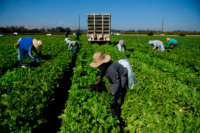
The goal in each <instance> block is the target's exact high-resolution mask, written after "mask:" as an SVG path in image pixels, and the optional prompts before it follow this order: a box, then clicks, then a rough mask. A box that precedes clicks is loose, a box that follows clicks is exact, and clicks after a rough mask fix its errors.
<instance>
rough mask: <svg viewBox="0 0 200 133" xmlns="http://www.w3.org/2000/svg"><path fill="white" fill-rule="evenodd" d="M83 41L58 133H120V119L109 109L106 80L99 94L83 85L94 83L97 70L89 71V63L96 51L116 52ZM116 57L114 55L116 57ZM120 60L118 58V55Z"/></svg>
mask: <svg viewBox="0 0 200 133" xmlns="http://www.w3.org/2000/svg"><path fill="white" fill-rule="evenodd" d="M83 39H85V38H82V48H81V50H80V52H79V54H78V56H77V60H76V66H75V67H74V75H73V78H72V86H71V89H70V91H69V98H68V100H67V103H66V109H65V110H64V113H63V114H62V115H61V118H62V126H61V130H60V132H61V133H67V132H120V126H119V120H118V118H117V116H116V115H115V114H114V113H113V112H112V109H111V107H110V105H111V103H112V97H111V96H110V94H109V87H108V86H105V85H104V84H107V81H106V80H105V79H104V83H103V84H102V85H101V87H100V91H89V90H87V89H83V87H84V86H89V85H91V84H94V83H95V82H96V80H97V79H98V78H99V77H98V75H99V71H98V70H97V69H93V68H90V66H89V63H90V62H91V61H92V56H93V54H94V53H95V52H96V51H101V52H105V50H107V51H109V52H110V53H112V52H114V53H118V51H116V50H113V49H112V47H111V46H104V47H101V46H99V45H96V44H93V45H90V46H89V45H88V44H86V43H85V42H86V40H85V41H84V40H83ZM117 55H118V54H116V56H117ZM118 58H119V55H118Z"/></svg>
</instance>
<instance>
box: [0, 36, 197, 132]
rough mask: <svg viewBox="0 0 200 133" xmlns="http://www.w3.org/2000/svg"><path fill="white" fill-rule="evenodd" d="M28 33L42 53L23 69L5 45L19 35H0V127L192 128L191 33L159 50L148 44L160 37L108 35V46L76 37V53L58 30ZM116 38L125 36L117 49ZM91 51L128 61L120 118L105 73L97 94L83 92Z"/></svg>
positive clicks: (94, 74) (91, 77)
mask: <svg viewBox="0 0 200 133" xmlns="http://www.w3.org/2000/svg"><path fill="white" fill-rule="evenodd" d="M33 37H35V38H37V39H41V40H43V47H42V55H43V56H42V58H41V63H40V65H39V66H37V67H27V68H25V69H22V68H20V67H18V65H17V64H18V61H17V53H16V49H14V47H13V44H14V42H16V41H17V39H18V38H19V37H13V36H12V37H8V36H5V37H1V38H0V62H1V64H0V132H3V133H10V132H11V133H16V132H17V133H22V132H23V133H24V132H27V133H30V132H39V131H43V132H59V133H68V132H69V133H78V132H94V133H96V132H100V133H101V132H106V133H110V132H112V133H118V132H130V133H132V132H137V133H140V132H147V133H149V132H152V133H155V132H158V133H161V132H167V133H168V132H171V133H174V132H177V133H182V132H188V133H191V132H195V133H196V132H200V38H199V37H178V36H175V37H174V38H175V39H177V40H178V41H179V44H180V45H178V47H176V48H175V49H173V50H172V49H168V50H165V51H164V52H159V51H153V49H152V47H151V46H150V45H148V41H149V40H154V39H158V40H162V41H163V42H164V44H165V46H167V44H166V41H165V38H166V37H163V36H113V37H112V38H111V42H112V43H111V44H110V45H107V44H105V45H98V44H88V43H87V37H86V36H82V37H81V38H80V44H81V49H80V51H79V53H78V54H77V55H75V54H73V53H72V52H71V51H68V50H67V46H66V44H65V42H64V35H63V36H62V35H57V36H56V35H55V36H49V37H47V36H42V35H41V36H33ZM70 38H71V39H74V37H73V36H70ZM119 40H125V44H126V47H127V50H126V52H125V53H120V52H119V51H118V49H117V47H116V46H115V45H114V44H115V43H116V42H118V41H119ZM97 51H101V52H104V53H106V54H110V55H111V58H112V60H113V61H118V60H119V59H122V58H128V60H129V62H130V63H131V65H132V68H133V71H134V74H135V76H136V78H137V80H138V84H137V85H136V86H135V87H134V89H132V90H131V89H128V91H127V94H126V97H125V101H124V104H123V105H122V107H121V116H120V117H121V118H120V119H119V117H117V116H116V115H115V114H114V113H113V111H112V109H111V107H110V104H111V103H112V97H111V95H110V90H109V83H108V80H107V79H106V78H104V80H103V83H101V85H100V87H101V88H102V90H101V91H98V92H97V91H89V90H86V89H83V86H88V85H91V84H94V83H95V82H96V80H97V79H98V78H99V71H98V70H97V69H94V68H90V67H89V64H90V62H91V61H92V55H93V54H94V53H95V52H97ZM27 61H28V62H31V60H27ZM122 121H123V122H122ZM122 123H123V124H122Z"/></svg>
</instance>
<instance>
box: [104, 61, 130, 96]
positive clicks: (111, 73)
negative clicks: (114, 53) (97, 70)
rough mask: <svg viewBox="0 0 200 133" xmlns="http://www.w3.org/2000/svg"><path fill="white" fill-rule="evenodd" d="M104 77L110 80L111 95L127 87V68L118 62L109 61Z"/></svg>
mask: <svg viewBox="0 0 200 133" xmlns="http://www.w3.org/2000/svg"><path fill="white" fill-rule="evenodd" d="M105 77H107V78H108V80H109V82H110V89H111V93H112V95H115V94H116V93H118V92H119V91H121V89H126V87H128V70H127V69H126V68H124V67H123V66H122V65H121V64H119V63H118V62H111V63H110V65H109V66H108V67H107V69H106V71H105Z"/></svg>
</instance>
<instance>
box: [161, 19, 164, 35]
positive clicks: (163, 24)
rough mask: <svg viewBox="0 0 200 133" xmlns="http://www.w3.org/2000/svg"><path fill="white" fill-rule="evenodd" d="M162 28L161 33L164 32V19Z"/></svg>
mask: <svg viewBox="0 0 200 133" xmlns="http://www.w3.org/2000/svg"><path fill="white" fill-rule="evenodd" d="M161 26H162V29H161V31H162V32H164V18H162V22H161Z"/></svg>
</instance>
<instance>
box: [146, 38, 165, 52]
mask: <svg viewBox="0 0 200 133" xmlns="http://www.w3.org/2000/svg"><path fill="white" fill-rule="evenodd" d="M149 44H151V45H153V49H156V48H159V47H160V50H161V51H164V50H165V47H164V45H163V42H162V41H160V40H150V41H149Z"/></svg>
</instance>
